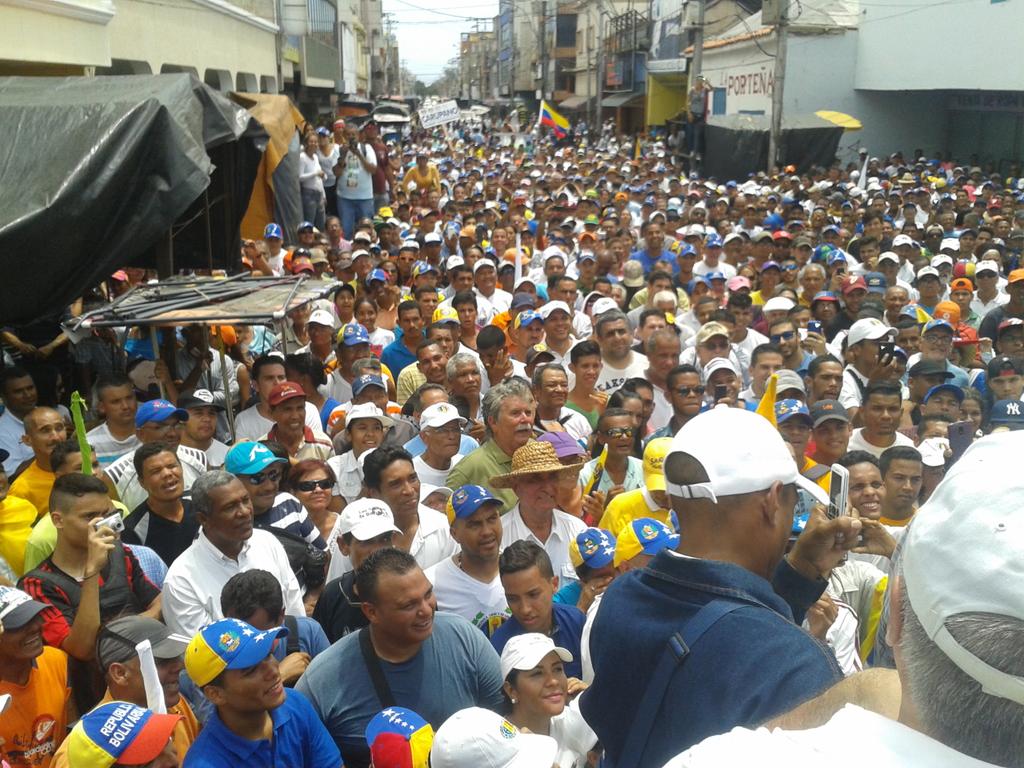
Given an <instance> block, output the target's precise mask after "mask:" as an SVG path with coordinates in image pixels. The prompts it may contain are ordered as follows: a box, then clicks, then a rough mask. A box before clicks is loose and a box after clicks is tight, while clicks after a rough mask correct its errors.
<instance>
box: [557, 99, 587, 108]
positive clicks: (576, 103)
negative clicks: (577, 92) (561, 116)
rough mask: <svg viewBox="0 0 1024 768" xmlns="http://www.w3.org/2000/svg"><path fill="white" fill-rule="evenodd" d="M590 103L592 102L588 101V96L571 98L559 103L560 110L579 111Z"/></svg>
mask: <svg viewBox="0 0 1024 768" xmlns="http://www.w3.org/2000/svg"><path fill="white" fill-rule="evenodd" d="M588 101H590V99H588V98H587V97H586V96H570V97H569V98H567V99H564V100H563V101H560V102H559V103H558V108H559V109H579V108H580V107H582V106H583V105H584V104H586V103H587V102H588Z"/></svg>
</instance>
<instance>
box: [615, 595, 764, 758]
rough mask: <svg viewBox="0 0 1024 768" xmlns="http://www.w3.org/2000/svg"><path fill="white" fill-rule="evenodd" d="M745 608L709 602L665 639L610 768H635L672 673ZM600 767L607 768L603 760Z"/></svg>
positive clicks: (730, 601) (730, 603)
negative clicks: (717, 628)
mask: <svg viewBox="0 0 1024 768" xmlns="http://www.w3.org/2000/svg"><path fill="white" fill-rule="evenodd" d="M746 605H748V603H742V602H736V601H733V600H722V599H718V600H712V601H711V602H710V603H707V604H706V605H705V606H704V607H703V608H701V609H700V610H699V611H697V615H696V616H694V617H693V618H692V619H691V620H690V621H688V622H687V623H686V626H684V627H683V628H682V630H681V631H679V632H675V633H674V634H673V635H672V636H671V637H670V638H669V639H668V644H667V646H666V648H665V650H664V652H663V653H662V654H661V658H660V659H659V660H658V665H657V666H656V667H655V668H654V674H652V675H651V679H650V682H649V683H648V686H647V694H646V695H645V696H644V698H643V700H642V701H641V702H640V706H639V708H638V709H637V711H636V714H635V715H634V716H633V718H632V719H633V726H632V727H631V728H630V729H629V734H628V735H627V736H626V742H625V744H624V745H623V748H622V755H621V757H620V759H619V761H618V762H617V763H615V766H614V768H637V767H638V766H639V765H640V758H641V756H642V755H643V752H644V747H645V746H646V745H647V739H648V737H649V736H650V734H651V731H652V730H653V728H654V721H655V718H657V716H658V710H659V709H661V704H662V702H663V701H664V700H665V693H666V691H667V690H668V686H669V683H670V682H671V681H672V673H673V672H675V670H676V668H677V667H679V666H681V665H682V664H683V662H685V661H686V658H687V656H689V655H690V649H691V648H693V646H694V645H696V644H697V642H698V641H699V640H700V639H701V637H702V636H703V635H704V633H705V632H707V631H708V630H709V629H711V627H713V626H714V625H715V624H716V623H717V622H718V620H719V619H722V618H724V617H725V616H728V615H729V614H730V613H732V612H733V611H735V610H738V609H739V608H743V607H745V606H746ZM604 766H605V767H606V768H611V766H610V763H609V761H607V760H606V761H605V763H604Z"/></svg>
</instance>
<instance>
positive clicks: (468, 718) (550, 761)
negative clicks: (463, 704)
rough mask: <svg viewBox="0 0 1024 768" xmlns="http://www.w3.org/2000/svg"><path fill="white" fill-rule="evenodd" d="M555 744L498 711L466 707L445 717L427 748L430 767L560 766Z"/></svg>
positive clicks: (547, 737) (511, 767)
mask: <svg viewBox="0 0 1024 768" xmlns="http://www.w3.org/2000/svg"><path fill="white" fill-rule="evenodd" d="M557 754H558V744H557V743H556V742H555V740H554V739H552V738H551V737H550V736H541V735H539V734H535V733H526V732H525V731H521V730H519V729H518V728H516V727H515V725H513V724H512V723H510V722H509V721H508V720H506V719H505V718H503V717H502V716H501V715H499V714H496V713H494V712H491V711H490V710H489V709H482V708H481V707H469V708H468V709H462V710H459V711H458V712H456V713H455V714H454V715H452V716H451V717H449V718H448V719H447V720H445V721H444V725H442V726H441V727H440V728H439V729H438V730H437V733H436V734H435V735H434V743H433V745H432V746H431V748H430V765H431V768H483V767H484V766H487V768H548V766H552V768H559V764H558V763H556V762H555V759H556V757H557Z"/></svg>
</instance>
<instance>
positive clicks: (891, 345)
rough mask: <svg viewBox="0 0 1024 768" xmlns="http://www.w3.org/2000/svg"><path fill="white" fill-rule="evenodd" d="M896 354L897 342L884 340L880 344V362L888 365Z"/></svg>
mask: <svg viewBox="0 0 1024 768" xmlns="http://www.w3.org/2000/svg"><path fill="white" fill-rule="evenodd" d="M895 356H896V342H894V341H883V342H881V343H880V344H879V345H878V364H879V365H888V364H889V363H891V362H892V359H893V357H895Z"/></svg>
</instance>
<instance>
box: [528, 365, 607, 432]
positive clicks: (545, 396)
mask: <svg viewBox="0 0 1024 768" xmlns="http://www.w3.org/2000/svg"><path fill="white" fill-rule="evenodd" d="M533 396H534V398H536V400H537V416H536V421H537V425H538V427H539V428H540V429H542V430H544V431H545V432H548V431H550V430H551V429H557V430H560V431H564V432H567V433H568V434H569V435H571V436H572V438H573V440H576V441H577V442H579V443H581V444H583V445H586V443H587V441H588V440H589V439H590V435H591V433H592V432H593V431H594V430H593V429H592V428H591V426H590V422H589V421H587V417H586V416H584V415H583V414H581V413H580V412H579V411H574V410H572V409H571V408H567V407H566V406H565V404H566V402H567V401H568V399H569V374H568V373H567V372H566V370H565V368H563V367H562V366H561V365H557V364H555V363H548V364H545V365H539V366H537V367H536V368H534V371H533Z"/></svg>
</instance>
